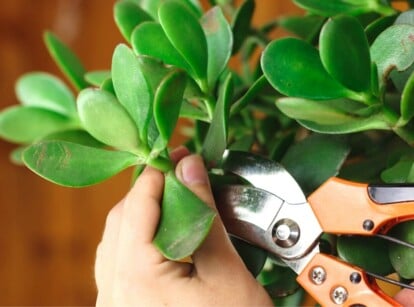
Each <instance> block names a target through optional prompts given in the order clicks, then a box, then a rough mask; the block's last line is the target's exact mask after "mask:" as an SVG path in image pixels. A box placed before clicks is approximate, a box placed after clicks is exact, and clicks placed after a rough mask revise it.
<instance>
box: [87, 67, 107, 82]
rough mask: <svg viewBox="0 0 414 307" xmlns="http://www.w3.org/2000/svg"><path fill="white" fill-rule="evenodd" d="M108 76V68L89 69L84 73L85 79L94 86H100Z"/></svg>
mask: <svg viewBox="0 0 414 307" xmlns="http://www.w3.org/2000/svg"><path fill="white" fill-rule="evenodd" d="M110 77H111V72H110V71H109V70H96V71H89V72H87V73H86V74H85V80H86V81H87V82H89V84H91V85H95V86H101V85H102V83H104V82H105V80H106V79H108V78H110Z"/></svg>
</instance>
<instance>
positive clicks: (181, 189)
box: [154, 172, 215, 260]
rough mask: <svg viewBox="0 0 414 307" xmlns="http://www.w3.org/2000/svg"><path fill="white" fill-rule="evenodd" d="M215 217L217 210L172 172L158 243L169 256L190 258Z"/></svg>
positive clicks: (167, 187) (166, 193)
mask: <svg viewBox="0 0 414 307" xmlns="http://www.w3.org/2000/svg"><path fill="white" fill-rule="evenodd" d="M214 217H215V212H214V210H212V209H211V208H210V207H208V206H207V205H206V204H205V203H204V202H202V201H201V200H200V199H199V198H198V197H197V196H196V195H195V194H194V193H193V192H191V191H190V190H188V188H187V187H185V186H184V185H183V184H182V183H181V182H180V181H179V180H178V179H177V178H176V177H175V175H174V174H173V173H172V172H169V173H168V174H166V176H165V185H164V194H163V199H162V210H161V218H160V222H159V224H158V231H157V233H156V235H155V238H154V244H155V246H156V247H157V248H158V249H159V250H160V251H161V253H162V254H163V255H164V256H165V257H166V258H167V259H172V260H179V259H183V258H185V257H188V256H190V255H192V254H193V253H194V251H195V250H196V249H197V248H198V247H199V246H200V244H201V243H202V242H203V241H204V239H205V238H206V236H207V234H208V232H209V230H210V228H211V225H212V223H213V220H214Z"/></svg>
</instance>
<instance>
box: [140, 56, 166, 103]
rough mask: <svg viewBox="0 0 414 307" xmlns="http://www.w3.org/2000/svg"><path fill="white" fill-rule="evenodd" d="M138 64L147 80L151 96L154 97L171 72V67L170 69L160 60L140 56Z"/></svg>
mask: <svg viewBox="0 0 414 307" xmlns="http://www.w3.org/2000/svg"><path fill="white" fill-rule="evenodd" d="M138 63H139V66H140V67H141V71H142V73H143V75H144V77H145V79H146V80H147V84H148V89H149V90H150V92H151V96H153V95H154V93H155V92H156V90H157V88H158V86H159V85H160V83H161V80H162V79H163V78H164V77H165V76H166V75H167V74H168V72H170V71H171V67H168V66H166V65H165V64H163V63H162V62H161V61H160V60H158V59H156V58H152V57H149V56H138Z"/></svg>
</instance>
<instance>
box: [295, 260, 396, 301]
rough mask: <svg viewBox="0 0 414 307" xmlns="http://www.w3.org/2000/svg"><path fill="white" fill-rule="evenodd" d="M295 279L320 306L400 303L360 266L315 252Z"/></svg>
mask: <svg viewBox="0 0 414 307" xmlns="http://www.w3.org/2000/svg"><path fill="white" fill-rule="evenodd" d="M358 276H359V277H360V278H357V277H358ZM318 277H319V279H318ZM315 280H316V281H315ZM297 281H298V283H299V284H301V285H302V287H303V288H304V289H305V290H306V291H307V292H308V293H309V294H310V295H311V296H312V297H313V298H314V299H315V300H316V301H318V302H319V303H320V304H321V305H322V306H352V305H357V306H361V305H363V306H367V307H370V306H381V307H387V306H402V305H401V304H400V303H398V302H396V301H395V300H393V299H392V298H391V297H389V296H387V295H386V294H385V293H384V292H382V291H381V289H379V287H378V285H377V284H376V282H375V280H374V279H373V280H372V281H371V280H370V278H369V277H368V276H367V275H366V274H365V273H364V272H363V271H362V270H361V269H359V268H357V267H353V266H351V265H349V264H348V263H345V262H342V261H340V260H338V259H336V258H334V257H332V256H328V255H324V254H316V255H315V256H314V257H313V259H312V260H311V261H310V263H309V264H308V265H307V266H306V268H305V269H304V270H303V272H302V273H301V274H300V275H299V276H298V277H297ZM335 298H336V299H337V301H336V302H335V301H334V299H335ZM341 298H342V301H341Z"/></svg>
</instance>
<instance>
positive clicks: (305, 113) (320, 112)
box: [276, 97, 361, 125]
mask: <svg viewBox="0 0 414 307" xmlns="http://www.w3.org/2000/svg"><path fill="white" fill-rule="evenodd" d="M347 103H348V104H349V107H348V108H344V106H345V104H347ZM276 106H277V107H278V108H279V110H280V111H282V112H283V113H284V114H285V115H287V116H289V117H291V118H294V119H297V120H308V121H312V122H315V123H318V124H320V125H340V124H344V123H347V122H349V121H353V120H355V119H359V118H357V117H356V116H354V115H352V114H351V112H356V111H357V110H358V109H360V108H361V105H360V104H355V103H353V102H352V101H340V100H326V101H318V100H309V99H302V98H294V97H285V98H280V99H278V100H277V101H276Z"/></svg>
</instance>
